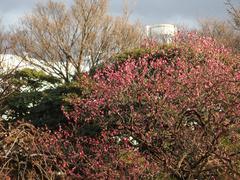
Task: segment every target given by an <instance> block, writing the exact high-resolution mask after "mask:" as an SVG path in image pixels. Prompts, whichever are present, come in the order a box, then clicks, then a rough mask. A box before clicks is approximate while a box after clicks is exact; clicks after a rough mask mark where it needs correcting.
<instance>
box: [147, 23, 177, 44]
mask: <svg viewBox="0 0 240 180" xmlns="http://www.w3.org/2000/svg"><path fill="white" fill-rule="evenodd" d="M176 33H177V27H176V26H175V25H173V24H154V25H147V26H146V35H147V37H148V38H151V39H154V40H156V41H159V42H160V43H167V44H169V43H171V42H172V38H173V36H174V35H175V34H176Z"/></svg>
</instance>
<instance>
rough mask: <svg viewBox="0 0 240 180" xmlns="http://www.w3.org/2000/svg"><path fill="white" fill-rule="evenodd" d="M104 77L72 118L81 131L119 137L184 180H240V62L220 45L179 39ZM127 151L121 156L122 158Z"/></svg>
mask: <svg viewBox="0 0 240 180" xmlns="http://www.w3.org/2000/svg"><path fill="white" fill-rule="evenodd" d="M146 48H148V50H147V51H148V52H149V53H145V54H142V55H141V56H140V57H139V58H131V57H129V58H128V59H126V60H125V61H119V62H118V61H116V62H115V63H113V64H111V65H108V66H106V67H104V68H103V69H101V70H99V71H97V72H96V73H95V75H94V80H96V87H95V89H94V91H93V93H91V94H90V95H89V96H87V97H85V98H80V99H74V100H72V106H73V107H72V108H73V111H71V112H66V116H67V117H68V119H69V120H70V121H72V122H73V123H74V124H75V125H76V127H77V129H80V132H81V129H85V128H83V127H85V126H86V125H88V126H91V125H97V126H98V127H99V131H101V132H103V131H117V134H115V137H118V138H119V140H120V141H125V140H126V141H129V143H130V146H131V148H133V149H134V152H136V153H140V154H141V155H142V156H143V157H144V158H146V160H147V162H148V163H150V164H151V163H156V164H157V165H158V168H157V171H156V174H155V175H157V174H158V175H159V174H161V173H162V174H163V175H169V176H173V177H176V178H181V179H187V178H198V177H200V178H206V177H209V176H213V177H218V176H222V175H223V174H227V175H230V176H239V169H238V168H237V167H238V165H237V163H238V162H237V159H238V158H239V152H238V151H236V147H235V148H229V146H228V145H229V144H226V143H225V142H226V141H228V142H232V143H233V142H238V145H236V146H239V134H238V132H237V128H239V126H238V125H239V115H240V98H239V90H240V81H239V80H240V79H239V64H238V63H237V60H236V59H237V57H234V56H233V55H232V54H231V50H228V49H226V48H224V47H223V46H220V45H218V44H217V43H216V42H215V41H214V40H212V39H210V38H205V37H198V36H197V35H196V34H194V33H192V34H187V35H179V37H178V38H177V40H176V42H175V44H173V45H172V46H170V47H165V48H159V47H146ZM118 153H119V152H118Z"/></svg>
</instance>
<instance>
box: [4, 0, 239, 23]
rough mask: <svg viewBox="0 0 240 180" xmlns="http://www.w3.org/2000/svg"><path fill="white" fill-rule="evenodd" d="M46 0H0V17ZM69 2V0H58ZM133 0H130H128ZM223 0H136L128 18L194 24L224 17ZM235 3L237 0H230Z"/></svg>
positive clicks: (115, 6) (116, 5)
mask: <svg viewBox="0 0 240 180" xmlns="http://www.w3.org/2000/svg"><path fill="white" fill-rule="evenodd" d="M43 1H47V0H0V17H2V18H3V23H4V24H6V25H9V24H12V23H15V22H16V21H17V19H18V18H19V17H21V16H22V15H24V14H25V13H27V12H30V11H31V10H32V8H33V7H34V5H35V4H36V3H37V2H43ZM56 1H60V0H56ZM61 1H63V2H66V3H67V4H70V3H71V2H72V1H73V0H61ZM129 1H130V2H131V1H134V0H129ZM224 1H225V0H137V4H136V6H135V8H134V11H133V14H132V17H131V20H132V21H134V20H136V19H138V20H140V21H142V22H143V24H153V23H177V24H188V25H190V26H196V24H197V19H201V18H210V17H211V18H220V19H226V18H228V14H227V11H226V6H225V4H224ZM232 1H233V2H234V3H237V2H238V3H239V0H232ZM122 2H123V0H110V6H109V11H110V13H111V14H113V15H119V14H120V13H121V11H122Z"/></svg>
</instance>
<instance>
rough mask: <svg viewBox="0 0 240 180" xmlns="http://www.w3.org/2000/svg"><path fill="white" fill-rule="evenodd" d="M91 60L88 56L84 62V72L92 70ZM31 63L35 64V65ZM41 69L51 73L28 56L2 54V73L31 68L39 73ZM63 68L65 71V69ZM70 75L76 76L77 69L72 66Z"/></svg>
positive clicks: (82, 68)
mask: <svg viewBox="0 0 240 180" xmlns="http://www.w3.org/2000/svg"><path fill="white" fill-rule="evenodd" d="M89 58H90V57H88V56H87V57H85V58H84V61H83V63H82V65H81V70H82V72H88V71H89V69H90V64H89V62H90V60H89ZM26 59H28V61H26ZM31 62H33V63H34V64H35V65H34V64H33V63H31ZM56 66H57V67H58V68H59V67H61V64H57V65H56ZM40 67H44V69H46V70H48V71H49V72H51V68H49V67H47V66H44V65H43V64H41V63H40V62H39V60H38V59H34V58H28V57H27V56H26V57H25V58H22V57H20V56H17V55H13V54H0V71H2V72H8V71H11V70H13V69H15V70H22V69H24V68H30V69H35V70H38V71H39V70H41V68H40ZM62 68H63V69H64V67H62ZM69 73H70V74H71V75H74V74H75V68H74V67H73V66H72V65H71V64H70V65H69ZM51 74H52V75H55V76H57V75H56V74H55V73H54V72H51Z"/></svg>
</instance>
